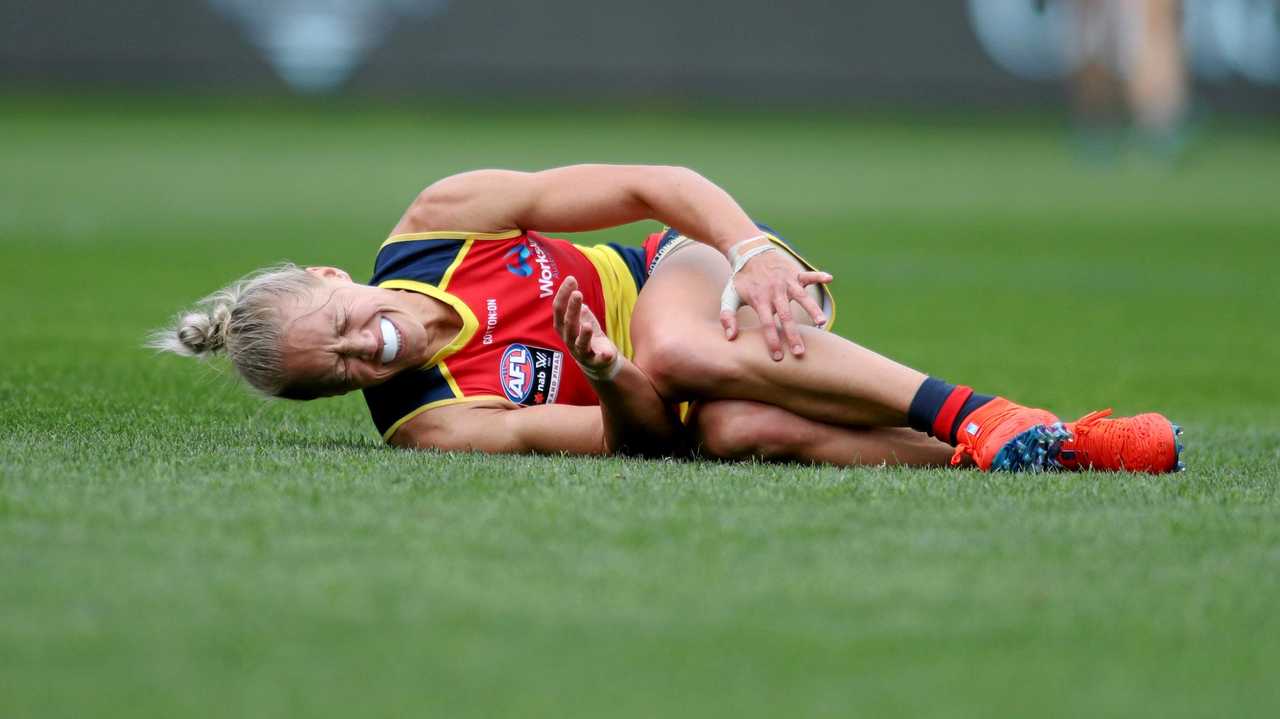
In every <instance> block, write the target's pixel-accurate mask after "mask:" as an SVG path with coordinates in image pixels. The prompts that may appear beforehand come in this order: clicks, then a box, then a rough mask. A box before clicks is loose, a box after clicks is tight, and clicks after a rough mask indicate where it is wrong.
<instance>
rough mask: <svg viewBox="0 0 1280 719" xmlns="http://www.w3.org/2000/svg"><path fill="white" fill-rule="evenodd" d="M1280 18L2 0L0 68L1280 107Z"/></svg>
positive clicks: (145, 87) (1263, 11)
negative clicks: (1160, 99) (1139, 92)
mask: <svg viewBox="0 0 1280 719" xmlns="http://www.w3.org/2000/svg"><path fill="white" fill-rule="evenodd" d="M1278 18H1280V10H1278V9H1277V4H1276V3H1275V2H1274V0H1185V1H1184V2H1179V1H1178V0H968V1H967V2H966V1H964V0H949V1H946V2H931V1H929V0H866V1H864V2H857V3H847V2H835V1H833V0H796V1H795V2H788V3H776V2H769V1H768V0H738V1H737V2H704V3H689V2H679V1H677V0H652V1H651V2H645V3H620V2H618V3H613V2H604V3H602V2H591V1H590V0H549V1H547V2H538V3H528V2H520V1H518V0H487V1H479V0H132V1H131V2H127V3H119V2H117V3H111V2H106V3H82V2H72V0H46V1H43V2H23V1H22V0H16V1H15V0H4V2H0V20H2V22H0V80H2V81H3V82H5V83H6V85H8V86H10V87H11V88H12V87H19V88H26V89H40V90H47V89H50V88H58V89H64V90H73V89H80V90H83V89H86V88H94V89H97V90H132V91H135V92H136V91H152V92H156V91H159V92H200V93H212V92H222V93H225V92H235V93H246V92H247V93H254V94H258V95H270V94H288V93H304V94H325V93H337V94H350V95H357V96H379V97H387V98H421V99H431V98H438V97H441V96H444V97H450V98H488V97H495V96H496V97H502V98H504V99H511V98H513V97H521V98H528V97H536V98H546V97H552V98H555V99H558V100H616V99H619V98H622V99H625V100H627V101H628V102H636V101H640V100H652V101H655V102H682V103H703V102H712V101H721V102H733V103H736V104H749V105H758V104H762V105H767V106H777V105H808V106H843V107H850V106H853V107H862V106H866V105H885V104H893V105H909V106H913V107H927V108H944V107H950V106H953V105H963V106H969V107H975V106H976V107H1002V106H1008V105H1023V106H1025V105H1038V106H1043V105H1045V104H1046V103H1052V102H1054V101H1056V99H1057V98H1059V97H1060V95H1061V93H1060V92H1059V90H1058V82H1057V81H1060V80H1062V79H1063V78H1067V77H1071V76H1078V75H1089V74H1097V73H1098V72H1100V71H1102V70H1106V71H1108V72H1109V71H1115V72H1117V73H1119V74H1129V73H1133V74H1135V75H1152V74H1158V73H1159V72H1162V71H1156V70H1153V69H1152V66H1154V65H1159V64H1161V63H1178V64H1181V63H1183V62H1185V64H1186V65H1187V70H1186V71H1185V74H1186V75H1188V82H1190V83H1191V84H1194V85H1195V87H1196V92H1197V96H1199V97H1202V98H1204V100H1205V101H1206V102H1210V103H1212V104H1213V106H1215V107H1223V108H1229V109H1231V110H1233V111H1247V112H1267V111H1275V110H1276V109H1277V108H1278V107H1280V99H1278V98H1277V93H1276V89H1277V85H1278V84H1280V20H1278ZM1163 72H1172V71H1171V70H1166V71H1163ZM1179 72H1182V71H1179ZM1147 82H1155V83H1157V84H1158V83H1160V82H1170V83H1175V84H1176V83H1177V82H1179V81H1178V80H1174V79H1168V80H1155V81H1152V80H1150V79H1148V80H1147Z"/></svg>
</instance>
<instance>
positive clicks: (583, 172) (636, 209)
mask: <svg viewBox="0 0 1280 719" xmlns="http://www.w3.org/2000/svg"><path fill="white" fill-rule="evenodd" d="M640 220H658V221H659V222H662V223H663V224H665V225H668V226H670V227H678V228H680V231H681V232H683V233H684V234H686V235H687V236H689V237H692V238H693V239H695V240H698V241H699V242H703V243H705V244H708V245H711V246H712V247H715V248H716V249H718V250H720V251H721V252H722V253H725V255H726V256H727V255H728V254H729V249H730V248H731V247H733V246H734V245H736V244H738V243H740V242H742V241H744V240H748V239H751V238H755V237H759V235H760V230H759V229H758V228H757V227H756V225H755V223H754V222H753V221H752V220H751V218H750V217H749V216H748V215H747V213H746V212H744V211H743V209H742V207H741V206H739V205H738V203H737V201H735V200H734V199H733V197H731V196H730V195H729V193H727V192H725V191H724V190H723V189H721V188H720V187H719V186H718V185H716V184H715V183H713V182H711V181H710V180H708V179H707V178H705V177H703V176H702V175H700V174H698V173H697V172H694V171H693V170H690V169H688V168H684V167H668V166H656V165H574V166H571V167H560V168H555V169H552V170H544V171H542V172H515V171H511V170H477V171H474V172H464V173H462V174H459V175H454V176H452V177H447V178H445V179H443V180H440V181H439V182H436V183H435V184H433V185H431V186H430V187H428V188H426V189H425V190H423V191H422V192H421V193H420V194H419V195H418V197H417V198H416V199H415V200H414V202H413V204H411V205H410V206H409V209H408V210H406V211H405V213H404V216H403V217H401V218H400V223H399V224H398V225H396V228H395V230H394V231H393V232H394V234H404V233H411V232H431V231H437V230H470V231H479V232H484V231H489V232H500V231H503V230H510V229H516V228H519V229H533V230H541V231H546V232H586V231H590V230H598V229H603V228H606V227H616V226H618V225H625V224H628V223H631V222H638V221H640ZM766 244H767V243H766ZM817 274H818V273H804V272H801V271H800V270H799V268H798V267H797V266H796V265H795V263H793V262H791V261H790V260H789V259H787V258H785V257H783V256H782V254H781V253H777V252H764V253H761V254H756V255H754V256H751V257H750V259H748V260H747V262H746V264H745V265H744V266H743V267H742V269H741V271H740V272H738V273H737V275H736V276H735V277H734V280H733V281H734V284H735V285H736V288H737V291H738V294H739V295H740V296H741V298H742V300H743V301H745V302H746V304H749V305H750V306H751V307H752V308H753V309H754V310H755V311H756V314H757V315H758V316H759V317H760V320H761V324H762V326H763V329H764V333H765V342H766V344H767V345H768V348H769V351H770V353H771V354H772V356H773V358H774V359H775V360H781V359H782V344H781V342H780V339H779V336H778V330H777V328H776V327H775V325H774V319H775V318H776V319H777V320H778V321H779V322H780V323H781V325H782V330H783V335H784V336H785V337H786V340H787V347H788V349H790V350H791V352H792V353H793V354H795V355H797V356H798V355H801V354H803V353H804V342H803V341H802V340H801V338H800V332H799V329H798V328H797V326H796V322H795V319H794V318H793V317H792V313H791V301H792V300H795V301H796V302H799V303H800V305H801V306H802V307H804V309H805V310H806V311H807V312H808V313H809V315H810V316H811V317H813V318H814V320H815V321H816V322H817V323H818V324H823V323H824V322H825V321H826V318H825V316H824V315H823V313H822V309H821V308H820V307H819V306H818V304H817V303H816V302H814V300H813V298H811V297H810V296H809V294H808V293H807V292H805V289H804V286H805V284H808V283H812V282H815V281H823V282H825V281H827V280H829V279H830V278H829V277H827V278H826V279H822V280H815V279H814V276H816V275H817ZM736 317H737V315H736V313H734V312H732V311H726V312H724V313H722V316H721V321H722V322H723V323H724V326H725V331H726V333H727V334H728V336H729V338H730V339H733V338H734V337H735V336H736V335H737V319H736Z"/></svg>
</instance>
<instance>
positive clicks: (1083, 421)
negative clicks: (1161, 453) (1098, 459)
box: [1071, 407, 1154, 468]
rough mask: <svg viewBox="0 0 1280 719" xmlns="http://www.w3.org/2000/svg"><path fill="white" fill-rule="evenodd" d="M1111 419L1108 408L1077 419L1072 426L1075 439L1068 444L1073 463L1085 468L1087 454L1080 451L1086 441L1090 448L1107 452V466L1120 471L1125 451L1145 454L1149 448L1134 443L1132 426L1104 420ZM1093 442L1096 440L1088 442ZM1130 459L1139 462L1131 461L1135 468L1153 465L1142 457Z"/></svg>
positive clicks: (1147, 458) (1088, 458)
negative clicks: (1108, 460) (1073, 453)
mask: <svg viewBox="0 0 1280 719" xmlns="http://www.w3.org/2000/svg"><path fill="white" fill-rule="evenodd" d="M1110 416H1111V408H1110V407H1108V408H1107V409H1100V410H1098V411H1097V412H1090V413H1089V414H1086V415H1085V416H1083V417H1081V418H1080V421H1078V422H1076V424H1075V435H1076V436H1075V440H1074V441H1073V442H1072V451H1074V452H1076V456H1075V457H1074V458H1072V460H1071V462H1072V463H1073V464H1079V465H1088V464H1091V462H1090V461H1089V460H1090V458H1091V453H1090V452H1089V451H1088V450H1085V449H1082V448H1081V447H1082V445H1084V444H1085V443H1086V442H1089V443H1090V444H1092V445H1093V446H1094V447H1103V448H1106V449H1108V450H1110V452H1109V453H1110V454H1111V457H1110V458H1109V459H1110V460H1111V462H1110V464H1109V465H1108V466H1111V467H1115V468H1120V467H1122V466H1123V465H1124V453H1125V448H1126V447H1128V448H1130V449H1131V450H1134V449H1139V448H1140V449H1141V451H1142V454H1144V455H1146V454H1148V453H1149V447H1147V446H1146V444H1145V443H1141V442H1139V443H1134V442H1133V441H1132V440H1133V438H1134V431H1133V427H1132V426H1131V424H1130V423H1129V422H1120V421H1107V422H1104V421H1103V420H1105V419H1106V418H1107V417H1110ZM1091 440H1096V441H1091ZM1130 459H1140V460H1141V464H1138V462H1134V464H1135V465H1137V466H1146V465H1149V464H1151V463H1152V462H1153V460H1154V458H1153V457H1147V456H1143V457H1141V458H1136V457H1131V458H1130Z"/></svg>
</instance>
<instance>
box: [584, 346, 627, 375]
mask: <svg viewBox="0 0 1280 719" xmlns="http://www.w3.org/2000/svg"><path fill="white" fill-rule="evenodd" d="M578 369H580V370H582V374H584V375H586V376H587V379H589V380H595V381H596V382H612V381H613V378H614V377H617V376H618V373H619V372H621V371H622V353H621V352H619V353H617V354H615V355H614V356H613V361H612V362H610V363H609V366H608V367H604V368H601V369H593V368H591V367H588V366H586V365H584V364H582V363H581V362H579V363H578Z"/></svg>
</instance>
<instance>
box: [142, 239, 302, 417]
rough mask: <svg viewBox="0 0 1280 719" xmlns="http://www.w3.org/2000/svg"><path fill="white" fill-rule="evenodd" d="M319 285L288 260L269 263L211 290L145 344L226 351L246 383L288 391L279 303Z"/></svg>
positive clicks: (187, 353)
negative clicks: (220, 287)
mask: <svg viewBox="0 0 1280 719" xmlns="http://www.w3.org/2000/svg"><path fill="white" fill-rule="evenodd" d="M320 286H321V281H320V279H319V278H318V277H316V276H314V275H312V274H311V273H310V272H307V271H306V270H304V269H302V268H301V267H298V266H297V265H295V264H292V263H284V264H280V265H276V266H274V267H267V268H264V269H261V270H258V271H256V272H253V273H251V274H248V275H245V276H244V277H242V278H240V279H239V280H237V281H235V282H233V283H231V284H230V285H227V286H226V287H224V288H222V289H220V290H218V291H217V292H214V293H213V294H211V295H209V296H208V297H205V298H204V299H202V300H200V301H199V302H198V303H197V304H196V306H195V307H193V308H192V309H190V310H188V311H186V312H183V313H180V314H179V315H178V316H177V317H176V318H175V321H174V324H173V325H172V326H170V327H168V328H165V329H161V330H157V331H155V332H153V333H152V334H151V337H150V339H149V340H148V342H147V346H148V347H151V348H152V349H157V350H161V351H164V352H172V353H174V354H177V355H182V356H184V357H198V358H201V359H206V358H208V357H211V356H214V355H218V354H226V355H227V357H229V358H230V359H231V364H232V365H234V366H235V368H236V371H237V372H239V373H240V376H241V377H243V378H244V380H245V381H246V382H248V383H249V386H251V387H253V388H254V389H256V390H258V391H259V392H262V393H263V394H267V395H271V396H286V395H290V394H293V393H290V392H289V391H288V390H289V387H288V383H287V380H286V378H285V375H284V354H283V352H281V349H280V345H281V341H282V339H283V337H284V327H283V320H282V315H281V312H280V305H281V304H282V301H283V300H286V299H302V298H305V297H306V296H307V295H308V294H310V293H311V292H312V291H314V290H315V289H316V288H318V287H320Z"/></svg>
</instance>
